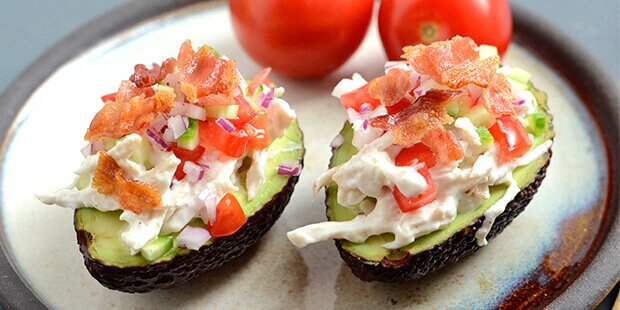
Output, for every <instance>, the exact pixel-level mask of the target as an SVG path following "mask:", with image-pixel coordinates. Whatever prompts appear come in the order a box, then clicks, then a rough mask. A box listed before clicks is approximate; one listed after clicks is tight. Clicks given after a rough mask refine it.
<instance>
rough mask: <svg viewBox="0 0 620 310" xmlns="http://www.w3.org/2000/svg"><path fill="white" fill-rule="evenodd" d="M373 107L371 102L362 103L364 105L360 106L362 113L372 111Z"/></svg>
mask: <svg viewBox="0 0 620 310" xmlns="http://www.w3.org/2000/svg"><path fill="white" fill-rule="evenodd" d="M371 109H372V106H371V105H370V103H362V105H361V106H360V114H365V113H367V112H370V110H371Z"/></svg>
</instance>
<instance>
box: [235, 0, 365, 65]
mask: <svg viewBox="0 0 620 310" xmlns="http://www.w3.org/2000/svg"><path fill="white" fill-rule="evenodd" d="M229 3H230V12H231V14H232V21H233V27H234V30H235V33H236V35H237V38H238V39H239V41H240V42H241V45H242V46H243V48H244V49H245V51H246V52H247V53H248V54H249V55H250V56H251V57H252V58H253V59H254V60H256V61H257V62H258V63H259V64H261V65H263V66H269V67H272V68H273V70H274V71H277V72H279V73H282V74H286V75H289V76H292V77H318V76H322V75H325V74H327V73H329V72H331V71H333V70H334V69H336V68H337V67H339V66H340V65H342V64H343V63H344V62H345V61H346V60H347V59H348V58H349V57H350V56H351V55H352V54H353V52H355V50H356V49H357V48H358V46H359V45H360V43H361V42H362V40H363V39H364V35H365V34H366V30H367V29H368V24H369V22H370V17H371V15H372V7H373V3H374V1H373V0H329V1H325V0H231V1H230V2H229Z"/></svg>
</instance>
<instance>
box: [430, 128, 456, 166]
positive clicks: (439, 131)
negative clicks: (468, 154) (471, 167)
mask: <svg viewBox="0 0 620 310" xmlns="http://www.w3.org/2000/svg"><path fill="white" fill-rule="evenodd" d="M422 143H424V144H425V145H426V146H428V147H429V148H430V149H431V150H432V151H433V153H435V154H436V156H437V161H438V162H439V164H440V165H445V164H448V163H450V162H453V161H457V160H461V159H463V156H464V153H463V146H462V145H461V143H459V140H458V139H456V137H455V136H454V135H452V134H451V133H450V132H449V131H447V130H446V129H445V128H444V127H443V126H438V127H435V128H432V129H430V130H428V131H427V132H426V133H425V134H424V136H422Z"/></svg>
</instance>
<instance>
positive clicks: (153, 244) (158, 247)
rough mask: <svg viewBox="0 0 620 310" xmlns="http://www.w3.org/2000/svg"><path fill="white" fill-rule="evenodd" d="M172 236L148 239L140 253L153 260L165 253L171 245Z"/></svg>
mask: <svg viewBox="0 0 620 310" xmlns="http://www.w3.org/2000/svg"><path fill="white" fill-rule="evenodd" d="M173 244H174V238H172V236H159V237H157V238H156V239H153V240H151V241H149V242H148V243H147V244H146V245H145V246H144V247H143V248H142V250H140V254H142V257H144V258H145V259H146V260H148V261H154V260H156V259H158V258H160V257H162V256H163V255H164V254H166V253H167V252H168V251H169V250H170V249H171V248H172V246H173Z"/></svg>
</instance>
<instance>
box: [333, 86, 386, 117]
mask: <svg viewBox="0 0 620 310" xmlns="http://www.w3.org/2000/svg"><path fill="white" fill-rule="evenodd" d="M340 102H341V103H342V106H343V107H344V109H345V110H346V109H349V108H350V109H354V110H355V111H357V112H359V111H360V109H361V107H362V104H364V103H368V104H370V106H371V107H372V109H375V108H377V107H378V106H379V105H381V100H379V99H377V98H375V97H373V96H371V95H370V94H369V93H368V84H366V85H364V86H362V87H360V88H358V89H356V90H353V91H350V92H348V93H344V94H342V96H340Z"/></svg>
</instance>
